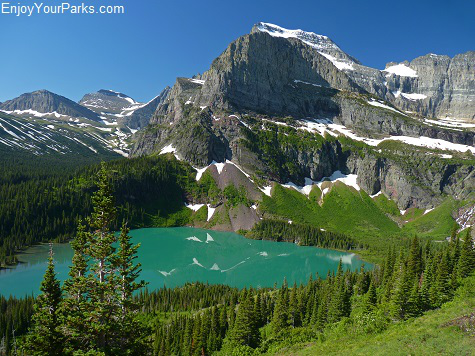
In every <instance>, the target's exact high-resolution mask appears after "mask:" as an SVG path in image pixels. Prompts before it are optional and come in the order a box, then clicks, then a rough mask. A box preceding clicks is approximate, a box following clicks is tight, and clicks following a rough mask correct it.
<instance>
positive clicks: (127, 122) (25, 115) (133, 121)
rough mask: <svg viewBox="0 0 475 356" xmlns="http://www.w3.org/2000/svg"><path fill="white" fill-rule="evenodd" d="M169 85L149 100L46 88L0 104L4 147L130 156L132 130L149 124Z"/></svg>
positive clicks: (112, 93) (39, 152) (0, 139)
mask: <svg viewBox="0 0 475 356" xmlns="http://www.w3.org/2000/svg"><path fill="white" fill-rule="evenodd" d="M167 90H169V89H165V90H164V91H163V93H162V94H161V95H158V96H157V97H155V98H154V99H153V100H151V101H150V102H148V103H139V102H136V101H135V100H134V99H132V98H130V97H129V96H127V95H125V94H122V93H118V92H115V91H112V90H99V91H98V92H96V93H91V94H86V95H85V96H84V97H83V98H82V99H81V101H80V102H79V103H76V102H74V101H72V100H70V99H68V98H66V97H64V96H61V95H58V94H55V93H52V92H49V91H47V90H38V91H35V92H32V93H26V94H22V95H20V96H19V97H18V98H15V99H12V100H8V101H6V102H4V103H1V104H0V113H3V114H1V116H0V120H1V122H2V126H0V129H3V130H0V149H3V150H10V151H11V150H20V151H21V152H23V151H27V152H30V153H33V154H35V155H42V154H46V153H48V154H54V153H61V154H66V153H68V154H72V153H81V154H82V155H84V154H95V155H98V156H100V155H101V154H100V152H101V151H104V150H105V151H106V152H109V154H111V153H112V154H116V155H122V156H127V155H128V152H129V148H130V143H131V138H132V136H133V134H134V133H135V132H136V131H137V130H138V129H140V128H141V127H145V126H146V125H147V124H148V122H149V121H150V118H151V117H152V115H153V113H154V111H155V110H156V108H157V106H158V104H159V103H160V101H161V100H162V98H163V96H164V95H165V94H166V93H167ZM25 125H26V126H25ZM55 133H57V134H58V137H55V136H56V134H55ZM2 144H3V145H2ZM78 145H79V146H84V147H86V148H88V149H89V152H84V151H83V150H82V149H81V150H78ZM84 147H82V148H84Z"/></svg>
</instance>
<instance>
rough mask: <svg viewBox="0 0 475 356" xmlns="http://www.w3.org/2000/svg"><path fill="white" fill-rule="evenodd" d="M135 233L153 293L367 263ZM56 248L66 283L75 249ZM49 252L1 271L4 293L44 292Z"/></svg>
mask: <svg viewBox="0 0 475 356" xmlns="http://www.w3.org/2000/svg"><path fill="white" fill-rule="evenodd" d="M130 235H131V236H132V240H133V242H134V243H140V244H141V246H140V249H139V252H138V256H139V258H138V259H137V260H136V261H138V262H140V263H141V264H142V270H143V271H142V274H141V279H144V280H146V281H148V282H149V284H148V286H147V288H148V289H149V290H153V289H158V288H161V287H163V286H164V285H166V286H167V287H176V286H181V285H183V284H185V283H186V282H195V281H201V282H209V283H212V284H227V285H230V286H234V287H248V286H253V287H272V286H273V285H274V283H277V284H278V285H280V284H281V283H282V281H283V280H284V277H285V278H287V281H288V283H289V285H291V284H293V283H294V282H297V284H298V283H305V282H306V281H307V280H308V278H309V276H310V275H311V274H313V275H314V276H315V273H318V274H319V275H320V276H322V277H325V276H326V275H327V272H328V271H329V270H330V271H335V270H336V268H337V266H338V263H339V261H340V259H341V260H342V263H343V267H344V268H345V269H351V270H356V269H359V268H360V267H361V265H362V264H363V263H364V262H363V261H362V260H360V259H359V258H358V257H357V256H356V255H354V254H350V253H344V252H339V251H334V250H328V249H321V248H316V247H305V246H298V245H295V244H292V243H285V242H272V241H258V240H249V239H246V238H244V237H242V236H240V235H237V234H235V233H231V232H217V231H209V230H202V229H196V228H188V227H180V228H151V229H139V230H132V231H131V232H130ZM53 249H54V258H55V267H56V272H57V275H58V278H59V279H61V280H64V279H65V278H66V277H67V275H68V269H69V266H70V264H71V258H72V255H73V252H72V249H71V247H70V245H69V244H55V245H54V247H53ZM48 250H49V246H48V245H47V244H43V245H38V246H34V247H31V248H29V249H28V250H26V252H25V253H22V254H20V255H19V260H20V261H21V263H20V264H19V265H18V266H16V267H13V268H9V269H5V270H1V271H0V294H2V295H4V296H9V295H13V296H16V297H22V296H24V295H25V294H32V293H33V294H38V292H39V285H40V283H41V280H42V279H43V275H44V272H45V269H46V260H47V257H48ZM366 265H367V266H368V267H371V265H369V264H366Z"/></svg>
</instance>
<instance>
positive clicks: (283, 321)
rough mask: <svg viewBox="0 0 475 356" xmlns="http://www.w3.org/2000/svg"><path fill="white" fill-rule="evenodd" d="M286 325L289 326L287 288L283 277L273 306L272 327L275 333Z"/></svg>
mask: <svg viewBox="0 0 475 356" xmlns="http://www.w3.org/2000/svg"><path fill="white" fill-rule="evenodd" d="M287 326H289V289H288V287H287V281H286V280H285V279H284V283H283V284H282V288H281V289H280V290H279V291H278V296H277V300H276V302H275V306H274V313H273V316H272V328H273V330H274V332H275V333H278V332H280V331H281V330H283V329H285V328H286V327H287Z"/></svg>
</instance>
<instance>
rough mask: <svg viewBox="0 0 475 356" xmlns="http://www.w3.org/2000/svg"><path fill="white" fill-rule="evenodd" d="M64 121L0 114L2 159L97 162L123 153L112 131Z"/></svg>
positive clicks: (81, 121)
mask: <svg viewBox="0 0 475 356" xmlns="http://www.w3.org/2000/svg"><path fill="white" fill-rule="evenodd" d="M76 120H77V121H72V122H69V121H66V122H65V121H63V120H60V119H48V118H39V117H38V118H34V119H32V118H22V117H18V116H13V115H9V114H6V113H4V112H0V153H1V156H2V160H10V159H18V158H25V159H27V160H31V159H32V158H33V157H35V156H57V157H58V158H62V159H65V160H67V159H69V158H71V156H76V157H79V156H80V157H82V158H91V159H94V158H95V159H96V160H97V161H100V160H104V159H110V158H119V157H120V155H125V154H126V153H125V152H124V151H122V148H123V147H122V145H121V142H120V140H119V138H118V137H117V136H116V135H115V134H114V132H112V129H111V128H106V127H101V126H100V125H96V126H95V125H92V124H91V122H92V121H89V120H88V121H89V123H88V122H85V120H80V119H76Z"/></svg>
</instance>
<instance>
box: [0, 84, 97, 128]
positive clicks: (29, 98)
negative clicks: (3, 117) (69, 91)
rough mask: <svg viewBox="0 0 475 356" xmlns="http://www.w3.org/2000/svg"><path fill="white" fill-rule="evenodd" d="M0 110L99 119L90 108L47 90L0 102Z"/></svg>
mask: <svg viewBox="0 0 475 356" xmlns="http://www.w3.org/2000/svg"><path fill="white" fill-rule="evenodd" d="M0 110H2V111H6V112H9V113H20V114H21V112H22V111H32V112H38V113H40V114H49V115H53V116H54V115H55V114H56V117H57V118H59V117H60V115H64V116H67V117H73V118H86V119H89V120H93V121H100V118H99V115H98V114H97V113H95V112H93V111H92V110H89V109H88V108H86V107H84V106H81V105H79V104H78V103H75V102H74V101H72V100H69V99H68V98H65V97H64V96H61V95H57V94H54V93H51V92H49V91H47V90H38V91H35V92H32V93H26V94H23V95H20V96H19V97H18V98H15V99H12V100H9V101H6V102H4V103H3V104H1V105H0Z"/></svg>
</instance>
